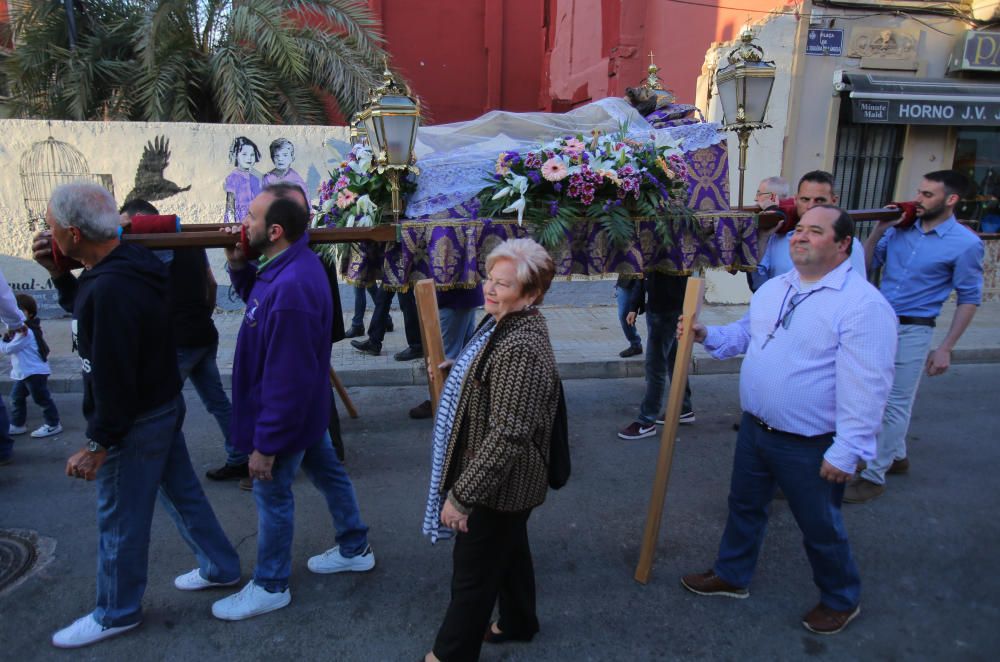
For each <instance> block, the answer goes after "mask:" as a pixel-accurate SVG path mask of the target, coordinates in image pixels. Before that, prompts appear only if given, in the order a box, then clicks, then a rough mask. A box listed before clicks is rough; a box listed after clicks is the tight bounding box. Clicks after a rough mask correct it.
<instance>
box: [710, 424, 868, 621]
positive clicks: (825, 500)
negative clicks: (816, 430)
mask: <svg viewBox="0 0 1000 662" xmlns="http://www.w3.org/2000/svg"><path fill="white" fill-rule="evenodd" d="M832 442H833V435H828V436H827V435H824V436H822V437H800V436H798V435H792V434H786V433H774V432H767V431H766V430H764V429H763V428H761V427H760V426H759V425H757V423H756V422H755V421H754V420H753V418H751V416H750V415H749V414H746V413H744V414H743V419H742V420H741V421H740V431H739V435H738V436H737V438H736V455H735V457H734V458H733V476H732V481H731V483H730V487H729V517H728V519H727V520H726V530H725V532H724V533H723V534H722V542H720V543H719V557H718V559H716V561H715V567H714V570H715V574H717V575H718V576H719V577H721V578H722V579H723V580H724V581H726V582H728V583H730V584H732V585H734V586H739V587H746V586H748V585H749V584H750V579H751V578H752V577H753V571H754V567H755V566H756V565H757V554H758V553H759V552H760V546H761V543H762V542H763V540H764V531H765V529H766V528H767V516H768V512H769V510H770V504H771V499H773V498H774V492H775V488H776V487H780V488H781V490H782V491H783V492H784V493H785V496H786V497H787V498H788V507H789V508H790V509H791V511H792V515H793V516H794V517H795V521H796V523H797V524H798V525H799V529H800V530H801V531H802V543H803V545H804V546H805V548H806V555H807V556H808V557H809V563H810V565H812V570H813V581H814V582H815V583H816V586H818V587H819V590H820V602H822V603H823V604H824V605H826V606H827V607H830V608H831V609H836V610H838V611H847V610H850V609H854V607H856V606H857V604H858V602H859V601H860V600H861V577H860V576H859V574H858V567H857V565H856V564H855V563H854V557H853V556H852V555H851V547H850V544H849V543H848V542H847V530H846V529H845V528H844V519H843V517H842V516H841V512H840V504H841V499H842V498H843V496H844V485H843V484H836V483H831V482H829V481H827V480H824V479H822V478H820V475H819V470H820V467H821V466H822V464H823V453H825V452H826V449H827V448H829V446H830V444H831V443H832Z"/></svg>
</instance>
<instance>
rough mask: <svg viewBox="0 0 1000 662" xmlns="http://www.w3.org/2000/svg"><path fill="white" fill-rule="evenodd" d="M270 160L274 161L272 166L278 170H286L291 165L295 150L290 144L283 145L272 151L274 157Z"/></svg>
mask: <svg viewBox="0 0 1000 662" xmlns="http://www.w3.org/2000/svg"><path fill="white" fill-rule="evenodd" d="M271 160H272V161H274V167H275V168H277V169H278V170H288V169H289V168H290V167H291V166H292V161H294V160H295V150H294V149H293V148H292V146H291V145H285V146H284V147H282V148H280V149H278V150H277V151H275V152H274V158H272V159H271Z"/></svg>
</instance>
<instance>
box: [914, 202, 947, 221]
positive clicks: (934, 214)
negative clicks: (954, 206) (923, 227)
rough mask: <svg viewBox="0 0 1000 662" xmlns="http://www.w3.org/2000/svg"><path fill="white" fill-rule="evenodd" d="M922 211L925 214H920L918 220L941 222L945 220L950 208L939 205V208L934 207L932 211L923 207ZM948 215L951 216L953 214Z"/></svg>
mask: <svg viewBox="0 0 1000 662" xmlns="http://www.w3.org/2000/svg"><path fill="white" fill-rule="evenodd" d="M921 209H923V213H922V214H919V215H918V216H917V218H919V219H920V220H922V221H939V220H941V219H943V218H945V214H947V213H948V208H947V207H945V206H944V205H938V206H937V207H933V208H931V209H927V208H926V207H921ZM948 215H949V216H950V215H951V214H948Z"/></svg>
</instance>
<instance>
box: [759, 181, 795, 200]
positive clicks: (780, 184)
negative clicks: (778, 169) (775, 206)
mask: <svg viewBox="0 0 1000 662" xmlns="http://www.w3.org/2000/svg"><path fill="white" fill-rule="evenodd" d="M760 183H761V185H762V186H763V187H764V188H765V189H766V190H767V192H768V193H774V194H775V195H777V196H778V197H779V198H787V197H788V196H789V195H791V193H792V187H791V186H789V184H788V180H787V179H785V178H784V177H768V178H767V179H763V180H761V182H760Z"/></svg>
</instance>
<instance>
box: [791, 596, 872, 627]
mask: <svg viewBox="0 0 1000 662" xmlns="http://www.w3.org/2000/svg"><path fill="white" fill-rule="evenodd" d="M860 613H861V605H858V606H857V607H855V608H854V609H849V610H848V611H837V610H836V609H830V608H829V607H827V606H826V605H825V604H823V603H822V602H821V603H819V604H818V605H816V606H815V607H813V608H812V609H811V610H810V611H809V613H808V614H806V615H805V616H803V617H802V627H804V628H805V629H807V630H809V631H810V632H815V633H816V634H837V633H838V632H840V631H841V630H843V629H844V628H846V627H847V624H848V623H850V622H851V621H853V620H854V619H855V617H856V616H857V615H858V614H860Z"/></svg>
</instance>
